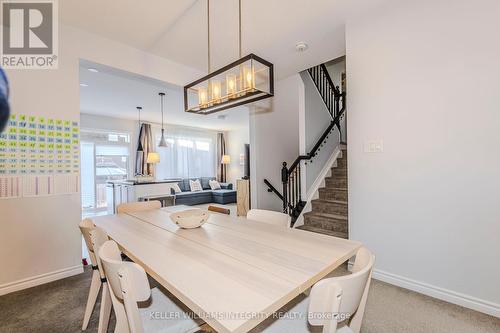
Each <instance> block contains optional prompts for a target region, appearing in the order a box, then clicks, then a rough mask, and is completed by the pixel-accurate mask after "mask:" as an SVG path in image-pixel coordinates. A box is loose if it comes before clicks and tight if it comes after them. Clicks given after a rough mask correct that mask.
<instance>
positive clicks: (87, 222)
mask: <svg viewBox="0 0 500 333" xmlns="http://www.w3.org/2000/svg"><path fill="white" fill-rule="evenodd" d="M78 227H79V228H80V232H81V233H82V236H83V240H84V241H85V245H87V250H88V252H89V257H90V258H89V259H90V263H91V265H92V266H96V265H97V260H96V254H95V253H94V248H93V247H92V241H91V239H90V230H92V229H93V228H94V227H95V225H94V222H93V221H92V220H91V219H84V220H82V222H80V225H79V226H78Z"/></svg>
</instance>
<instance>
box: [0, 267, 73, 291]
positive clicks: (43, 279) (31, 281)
mask: <svg viewBox="0 0 500 333" xmlns="http://www.w3.org/2000/svg"><path fill="white" fill-rule="evenodd" d="M80 273H83V266H82V265H81V264H80V265H77V266H73V267H68V268H63V269H60V270H57V271H53V272H49V273H44V274H40V275H37V276H32V277H29V278H26V279H22V280H18V281H14V282H9V283H5V284H2V285H0V296H2V295H6V294H9V293H12V292H14V291H18V290H23V289H27V288H31V287H35V286H38V285H41V284H45V283H48V282H52V281H55V280H60V279H64V278H66V277H69V276H73V275H77V274H80Z"/></svg>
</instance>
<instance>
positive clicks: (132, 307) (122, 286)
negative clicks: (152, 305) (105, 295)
mask: <svg viewBox="0 0 500 333" xmlns="http://www.w3.org/2000/svg"><path fill="white" fill-rule="evenodd" d="M99 257H100V260H101V262H102V264H103V267H104V271H105V272H106V278H107V280H108V282H109V285H110V287H111V291H112V293H113V295H114V296H115V297H116V299H117V301H118V302H116V306H115V302H113V306H114V307H115V309H116V310H118V311H119V312H123V313H125V314H126V315H125V318H123V319H121V318H120V319H121V320H126V321H127V322H128V325H127V326H128V327H129V331H130V332H131V333H142V332H143V327H142V323H141V317H140V314H139V310H138V307H137V302H143V301H146V300H148V299H149V297H150V296H151V289H150V287H149V281H148V278H147V275H146V272H145V271H144V269H143V268H142V267H141V266H139V265H137V264H136V263H133V262H123V261H122V259H121V252H120V250H119V249H118V246H117V244H116V243H115V242H114V241H106V242H105V243H104V244H103V245H102V246H101V248H100V249H99ZM120 319H118V318H117V324H118V321H119V320H120ZM121 324H122V325H124V324H123V323H121Z"/></svg>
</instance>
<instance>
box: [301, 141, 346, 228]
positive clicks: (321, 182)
mask: <svg viewBox="0 0 500 333" xmlns="http://www.w3.org/2000/svg"><path fill="white" fill-rule="evenodd" d="M341 154H342V150H341V149H340V145H337V147H335V149H334V150H333V153H332V156H330V158H329V159H328V161H327V162H326V163H325V165H324V167H323V169H321V171H320V173H319V174H318V177H316V180H314V183H313V184H312V185H311V188H310V189H309V191H307V194H306V198H307V201H306V205H305V206H304V209H303V210H302V212H301V213H300V215H299V217H298V218H297V220H296V221H295V224H294V225H293V227H294V228H297V227H300V226H301V225H304V213H307V212H310V211H311V210H312V207H311V200H313V199H317V198H319V196H318V190H319V188H320V187H324V186H325V177H327V176H328V173H329V172H330V170H331V169H332V167H333V166H334V164H335V161H337V158H338V157H342V156H341Z"/></svg>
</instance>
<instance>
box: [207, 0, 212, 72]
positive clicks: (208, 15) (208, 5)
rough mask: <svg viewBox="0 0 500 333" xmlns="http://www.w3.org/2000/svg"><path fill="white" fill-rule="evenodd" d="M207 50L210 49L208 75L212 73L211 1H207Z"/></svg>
mask: <svg viewBox="0 0 500 333" xmlns="http://www.w3.org/2000/svg"><path fill="white" fill-rule="evenodd" d="M207 35H208V39H207V41H208V42H207V49H208V52H207V53H208V74H210V72H212V68H211V66H210V62H211V61H210V0H207Z"/></svg>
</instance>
